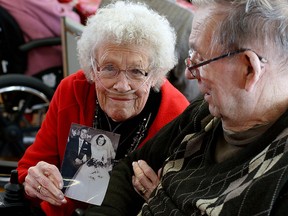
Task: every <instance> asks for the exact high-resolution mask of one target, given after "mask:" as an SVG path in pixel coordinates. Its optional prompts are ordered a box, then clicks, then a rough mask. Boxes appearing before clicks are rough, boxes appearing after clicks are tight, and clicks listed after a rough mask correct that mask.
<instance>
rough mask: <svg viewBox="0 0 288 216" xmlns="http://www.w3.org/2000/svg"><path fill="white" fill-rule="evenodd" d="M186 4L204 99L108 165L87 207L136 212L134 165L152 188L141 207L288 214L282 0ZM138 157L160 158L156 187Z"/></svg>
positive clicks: (286, 22) (141, 181) (193, 62)
mask: <svg viewBox="0 0 288 216" xmlns="http://www.w3.org/2000/svg"><path fill="white" fill-rule="evenodd" d="M193 4H194V5H195V6H196V7H197V10H196V12H195V16H194V19H193V24H192V32H191V35H190V38H189V46H190V51H189V57H188V58H187V60H186V66H187V70H186V75H187V77H188V78H190V79H197V81H198V84H199V88H200V90H201V92H202V93H203V94H204V100H199V101H198V102H195V103H193V104H191V105H190V107H188V108H187V109H186V110H185V111H184V113H183V114H182V115H181V116H179V117H178V118H177V119H176V120H174V121H173V122H172V123H170V124H168V125H167V126H166V127H164V128H163V129H162V130H161V131H160V132H158V134H157V135H156V136H155V137H154V138H153V139H152V140H150V141H149V143H147V145H145V147H144V148H142V149H141V150H140V151H138V152H134V153H133V154H132V155H131V156H130V157H129V158H126V160H125V161H123V162H122V163H121V164H119V166H117V167H115V170H114V171H113V174H112V177H111V181H110V186H109V189H108V192H107V194H106V199H105V200H104V203H103V204H102V206H101V207H99V208H97V207H94V208H91V209H90V210H89V211H88V212H87V215H135V214H137V213H138V212H139V210H140V209H141V205H142V204H143V199H142V200H141V196H139V195H138V193H136V192H134V191H133V190H134V189H133V186H132V184H131V180H132V176H133V168H134V171H135V176H134V177H133V179H134V180H133V182H134V183H135V184H134V185H135V188H136V189H137V190H138V191H139V193H140V191H142V194H143V196H145V197H146V195H148V194H149V195H150V194H151V195H150V196H149V199H148V201H147V202H146V203H145V204H144V205H143V206H142V210H141V212H140V213H139V215H165V216H167V215H286V214H287V212H288V205H287V203H288V152H287V150H288V143H287V138H288V121H287V118H288V111H287V108H288V88H287V83H288V73H287V67H288V63H287V60H288V49H287V47H288V28H287V26H288V18H287V17H288V10H287V8H288V2H287V1H286V0H274V1H268V0H258V1H251V0H243V1H235V0H229V1H227V0H218V1H212V0H195V1H193ZM141 159H143V160H146V162H147V163H148V164H149V165H150V166H151V167H152V168H153V170H155V172H156V171H157V170H158V169H159V168H161V167H162V169H161V173H160V183H159V184H158V186H157V188H156V189H155V190H154V191H153V192H152V190H153V189H154V185H155V182H157V181H158V180H155V179H157V177H156V178H155V176H156V174H155V173H153V172H151V171H152V170H151V169H150V168H149V167H148V166H147V164H146V163H145V162H144V161H143V160H141ZM133 161H134V163H133V167H132V162H133ZM164 161H165V162H164ZM163 164H164V165H163ZM135 178H136V181H135ZM151 192H152V193H151Z"/></svg>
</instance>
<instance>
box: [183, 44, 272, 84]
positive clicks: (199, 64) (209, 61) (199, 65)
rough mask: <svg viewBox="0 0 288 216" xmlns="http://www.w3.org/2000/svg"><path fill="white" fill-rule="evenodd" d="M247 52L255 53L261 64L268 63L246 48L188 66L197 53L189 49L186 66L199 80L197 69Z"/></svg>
mask: <svg viewBox="0 0 288 216" xmlns="http://www.w3.org/2000/svg"><path fill="white" fill-rule="evenodd" d="M245 51H252V52H254V53H255V54H256V55H257V56H258V58H259V60H260V61H261V62H264V63H266V62H267V60H266V59H265V58H264V57H262V56H260V55H258V54H257V53H256V52H255V51H253V50H251V49H249V48H245V49H239V50H235V51H232V52H228V53H225V54H223V55H220V56H217V57H214V58H211V59H208V60H205V61H202V62H200V63H198V64H194V65H193V64H192V65H188V61H190V62H192V55H193V52H195V51H194V50H193V51H192V50H191V49H189V56H188V57H187V58H186V59H185V65H186V67H187V69H188V70H189V72H190V73H191V74H192V76H193V77H194V78H196V79H198V78H199V75H198V74H197V73H196V72H195V71H196V70H195V69H197V68H199V67H202V66H204V65H207V64H210V63H211V62H214V61H217V60H220V59H222V58H226V57H230V56H234V55H237V54H239V53H242V52H245ZM190 52H191V54H190Z"/></svg>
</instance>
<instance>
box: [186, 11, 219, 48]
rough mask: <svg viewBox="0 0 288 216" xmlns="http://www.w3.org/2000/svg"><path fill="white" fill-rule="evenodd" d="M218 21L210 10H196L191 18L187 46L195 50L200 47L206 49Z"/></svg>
mask: <svg viewBox="0 0 288 216" xmlns="http://www.w3.org/2000/svg"><path fill="white" fill-rule="evenodd" d="M219 21H220V20H219V17H217V16H215V14H214V13H212V8H209V7H205V8H201V9H198V10H197V12H196V13H195V16H194V18H193V23H192V30H191V34H190V37H189V46H190V47H191V48H193V49H195V50H199V49H201V47H204V49H206V48H207V47H208V46H209V45H210V43H211V39H212V35H213V32H214V30H215V27H216V26H217V23H219Z"/></svg>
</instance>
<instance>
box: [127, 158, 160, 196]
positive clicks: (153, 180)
mask: <svg viewBox="0 0 288 216" xmlns="http://www.w3.org/2000/svg"><path fill="white" fill-rule="evenodd" d="M132 166H133V171H134V176H133V177H132V183H133V186H134V188H135V189H136V191H137V192H138V193H139V194H140V195H141V196H143V197H144V198H145V200H146V201H147V200H148V198H149V197H150V195H151V193H152V191H153V190H154V189H155V188H156V187H157V185H158V183H159V179H158V176H157V174H156V173H155V172H154V170H153V169H152V168H151V167H150V166H149V165H148V164H147V163H146V162H145V161H143V160H139V161H137V162H133V163H132Z"/></svg>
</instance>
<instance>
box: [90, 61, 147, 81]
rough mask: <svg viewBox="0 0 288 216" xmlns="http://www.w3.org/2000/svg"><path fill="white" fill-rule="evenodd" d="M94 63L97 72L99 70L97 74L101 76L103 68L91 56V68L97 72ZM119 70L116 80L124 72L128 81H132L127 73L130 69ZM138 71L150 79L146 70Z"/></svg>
mask: <svg viewBox="0 0 288 216" xmlns="http://www.w3.org/2000/svg"><path fill="white" fill-rule="evenodd" d="M94 62H95V63H96V70H97V72H98V73H99V74H100V68H101V66H99V64H98V62H97V61H96V60H95V59H93V57H92V56H91V66H92V69H93V71H94V72H96V71H95V65H94ZM117 69H118V73H117V74H116V76H115V78H116V77H117V76H119V74H120V72H121V71H123V72H126V73H125V75H126V77H127V78H128V79H131V78H130V77H129V76H127V71H128V70H129V69H124V70H121V69H120V68H117ZM134 69H135V68H134ZM137 70H141V71H142V72H144V74H143V75H144V77H148V75H149V73H148V72H147V71H146V70H144V69H137ZM144 82H145V80H144Z"/></svg>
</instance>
